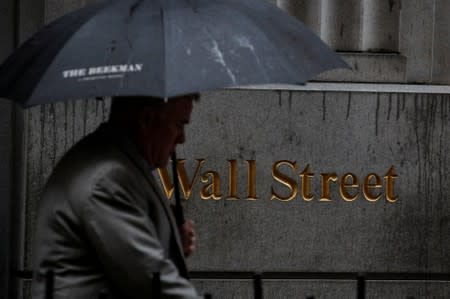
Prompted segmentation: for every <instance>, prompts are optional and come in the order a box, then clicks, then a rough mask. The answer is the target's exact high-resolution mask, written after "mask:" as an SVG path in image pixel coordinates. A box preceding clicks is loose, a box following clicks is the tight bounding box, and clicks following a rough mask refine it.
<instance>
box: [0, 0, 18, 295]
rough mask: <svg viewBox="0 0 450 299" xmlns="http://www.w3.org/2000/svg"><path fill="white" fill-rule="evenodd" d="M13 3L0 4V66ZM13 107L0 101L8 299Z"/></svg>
mask: <svg viewBox="0 0 450 299" xmlns="http://www.w3.org/2000/svg"><path fill="white" fill-rule="evenodd" d="M14 20H15V19H14V1H12V0H4V1H1V2H0V63H2V62H3V61H4V60H5V59H6V57H7V56H8V55H9V54H11V51H12V50H13V48H14V32H15V31H14ZM12 128H13V105H12V104H11V103H10V102H9V101H7V100H5V99H0V157H1V158H2V162H1V163H0V244H2V245H1V246H0V298H9V297H10V296H9V292H10V288H9V282H10V275H11V273H10V268H11V264H10V261H11V201H12V198H11V197H12V178H11V174H12V164H11V163H12V155H13V144H12Z"/></svg>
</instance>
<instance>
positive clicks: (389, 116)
mask: <svg viewBox="0 0 450 299" xmlns="http://www.w3.org/2000/svg"><path fill="white" fill-rule="evenodd" d="M391 110H392V93H389V99H388V112H387V118H386V120H390V119H391Z"/></svg>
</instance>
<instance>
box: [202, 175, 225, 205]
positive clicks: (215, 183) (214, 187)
mask: <svg viewBox="0 0 450 299" xmlns="http://www.w3.org/2000/svg"><path fill="white" fill-rule="evenodd" d="M208 177H209V178H211V183H209V184H208V185H206V186H203V188H202V190H201V191H200V197H201V198H202V199H204V200H207V199H211V198H212V199H214V200H220V198H221V197H222V194H221V193H220V176H219V174H218V173H217V172H215V171H208V172H205V173H204V174H203V175H202V177H201V180H202V183H208V182H209V178H208Z"/></svg>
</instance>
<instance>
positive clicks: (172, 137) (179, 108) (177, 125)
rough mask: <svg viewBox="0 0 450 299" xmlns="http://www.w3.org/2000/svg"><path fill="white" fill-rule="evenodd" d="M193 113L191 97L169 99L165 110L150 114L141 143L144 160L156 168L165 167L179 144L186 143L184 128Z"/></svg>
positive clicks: (157, 110)
mask: <svg viewBox="0 0 450 299" xmlns="http://www.w3.org/2000/svg"><path fill="white" fill-rule="evenodd" d="M191 112H192V98H191V97H190V96H185V97H180V98H177V99H169V101H168V103H167V104H165V105H164V107H163V108H160V109H156V110H153V111H150V112H149V114H148V115H149V117H150V120H149V123H148V125H147V126H146V127H145V128H144V129H143V130H142V133H143V134H142V135H141V137H142V139H141V140H140V143H141V144H142V145H143V146H142V147H141V148H142V150H143V151H144V152H143V153H142V154H143V156H144V158H145V159H146V160H147V161H148V162H149V163H150V164H151V165H152V166H154V167H158V168H159V167H165V166H166V165H167V162H168V161H169V159H170V156H171V154H172V153H173V152H174V151H175V148H176V145H177V144H182V143H184V141H185V135H184V126H185V125H186V124H188V123H189V121H190V118H191Z"/></svg>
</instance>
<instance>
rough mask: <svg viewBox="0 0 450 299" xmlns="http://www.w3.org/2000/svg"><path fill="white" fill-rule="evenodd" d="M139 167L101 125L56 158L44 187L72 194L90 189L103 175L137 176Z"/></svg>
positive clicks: (112, 177) (113, 176) (121, 177)
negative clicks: (56, 187) (55, 163)
mask: <svg viewBox="0 0 450 299" xmlns="http://www.w3.org/2000/svg"><path fill="white" fill-rule="evenodd" d="M139 175H140V173H139V172H138V169H137V168H136V166H135V165H134V164H133V162H132V161H131V160H130V158H129V157H128V156H127V154H126V153H125V152H124V151H123V150H122V149H121V147H120V145H119V143H118V142H117V140H115V138H114V137H113V134H112V132H110V131H109V129H108V128H105V127H104V126H101V127H100V128H99V129H97V130H96V131H94V132H93V133H91V134H89V135H87V136H86V137H84V138H83V139H81V140H80V141H79V142H78V143H77V144H75V145H74V146H73V147H72V148H71V149H70V150H69V151H68V152H67V153H66V154H65V155H64V156H63V157H62V158H61V160H60V161H59V162H58V164H57V165H56V167H55V169H54V171H53V173H52V175H51V177H50V178H49V180H48V182H47V185H46V189H49V188H53V187H55V186H58V189H63V190H62V191H64V192H66V193H68V194H72V193H73V192H76V190H79V192H80V191H89V189H90V188H92V186H94V185H95V184H97V183H98V182H99V181H100V180H102V179H104V178H109V179H112V180H114V179H117V180H119V181H123V180H126V179H127V178H128V179H133V178H135V176H139Z"/></svg>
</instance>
